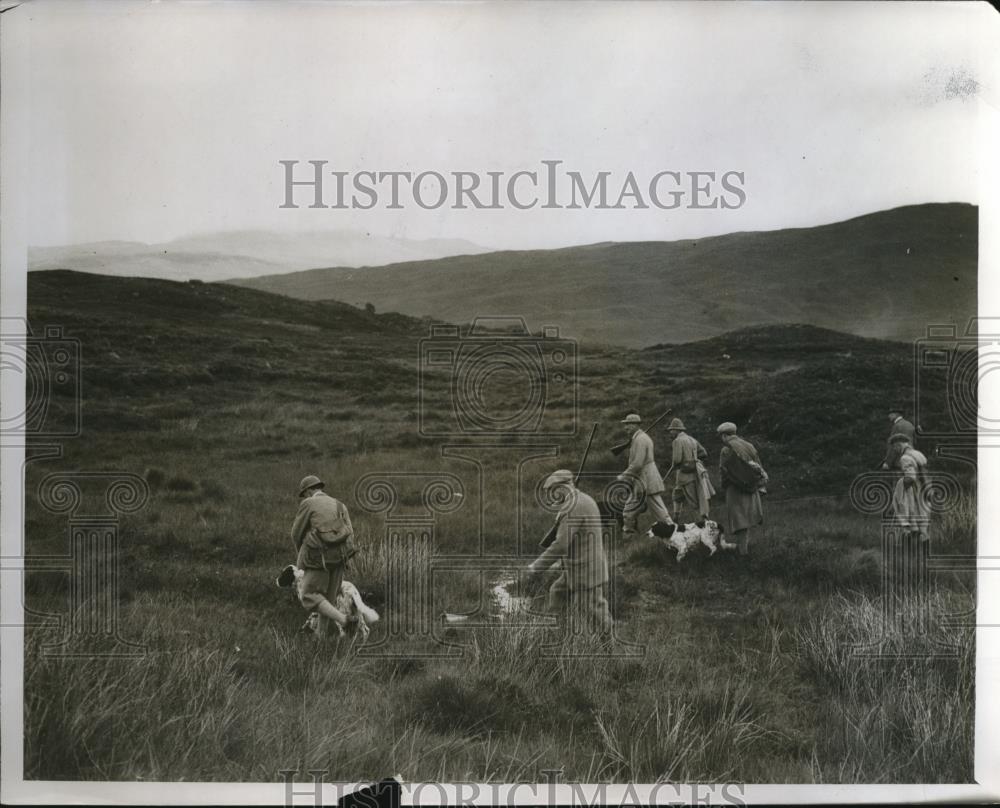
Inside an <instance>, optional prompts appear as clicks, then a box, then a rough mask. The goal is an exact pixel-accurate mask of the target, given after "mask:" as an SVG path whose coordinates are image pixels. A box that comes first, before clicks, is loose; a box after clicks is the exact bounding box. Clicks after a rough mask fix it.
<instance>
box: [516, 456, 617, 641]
mask: <svg viewBox="0 0 1000 808" xmlns="http://www.w3.org/2000/svg"><path fill="white" fill-rule="evenodd" d="M542 488H543V490H544V491H545V492H546V494H547V495H548V496H550V497H551V498H552V499H553V500H554V501H556V502H558V503H560V508H559V515H558V517H557V518H558V520H559V527H558V530H557V532H556V540H555V541H554V542H552V544H551V545H549V547H548V548H547V549H546V550H545V552H544V553H542V554H541V555H540V556H539V557H538V558H537V559H535V561H534V562H532V564H531V566H529V567H528V571H529V573H531V574H533V575H534V574H539V573H542V572H545V571H546V570H548V569H550V568H552V567H553V566H555V565H557V564H558V565H561V566H562V574H561V575H560V576H559V577H558V578H557V579H556V580H555V582H553V584H552V586H551V587H550V588H549V601H548V608H549V611H550V612H553V613H556V614H561V615H562V616H563V617H564V618H566V620H567V627H568V629H569V631H570V632H571V633H582V632H585V631H589V630H596V631H598V632H601V633H604V632H608V631H610V630H611V627H612V624H613V622H614V621H613V620H612V618H611V611H610V610H609V608H608V598H607V588H608V561H607V557H606V556H605V554H604V540H603V538H602V525H601V512H600V511H599V510H598V508H597V503H596V502H594V499H593V497H591V496H590V495H588V494H586V493H585V492H583V491H581V490H579V489H578V488H577V487H576V486H575V485H574V484H573V472H571V471H569V470H568V469H559V470H558V471H554V472H553V473H552V474H550V475H549V476H548V477H547V478H546V480H545V482H544V483H543V484H542Z"/></svg>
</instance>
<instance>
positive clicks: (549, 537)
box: [538, 424, 597, 550]
mask: <svg viewBox="0 0 1000 808" xmlns="http://www.w3.org/2000/svg"><path fill="white" fill-rule="evenodd" d="M596 434H597V424H594V428H593V429H591V430H590V439H589V440H588V441H587V448H586V449H584V451H583V460H581V461H580V470H579V471H577V473H576V476H575V477H574V478H573V485H574V486H575V485H576V484H577V483H578V482H580V475H582V474H583V467H584V466H585V465H587V456H588V455H589V454H590V447H591V445H592V444H593V442H594V435H596ZM560 522H562V516H558V517H556V522H555V524H554V525H552V527H551V528H550V529H549V532H548V533H546V534H545V538H544V539H542V540H541V541H540V542H539V543H538V546H539V547H541V548H542V549H543V550H545V549H547V548H548V547H549V546H551V544H552V542H554V541H555V540H556V535H557V534H558V533H559V523H560Z"/></svg>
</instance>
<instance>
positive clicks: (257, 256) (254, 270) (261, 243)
mask: <svg viewBox="0 0 1000 808" xmlns="http://www.w3.org/2000/svg"><path fill="white" fill-rule="evenodd" d="M485 251H486V248H485V247H480V246H479V245H477V244H473V243H471V242H469V241H463V240H461V239H426V240H409V239H401V238H385V237H379V236H370V235H366V234H363V233H355V232H352V231H346V230H328V231H326V230H323V231H310V232H304V233H276V232H271V231H261V230H238V231H226V232H221V233H206V234H201V235H196V236H190V237H188V238H183V239H175V240H173V241H168V242H164V243H162V244H145V243H142V242H137V241H101V242H94V243H91V244H74V245H69V246H65V247H32V248H29V250H28V269H29V270H48V269H71V270H77V271H80V272H92V273H97V274H102V275H119V276H128V277H145V278H160V279H161V280H173V281H186V280H191V279H197V280H201V281H206V282H210V281H222V280H230V279H233V278H249V277H254V276H257V275H271V274H280V273H285V272H294V271H296V270H303V269H308V268H310V267H315V266H317V265H322V264H329V263H331V262H336V263H337V264H340V265H344V266H351V267H364V266H374V265H379V264H387V263H392V262H399V261H412V260H418V259H434V258H441V257H443V256H448V255H463V254H467V255H471V254H475V253H481V252H485Z"/></svg>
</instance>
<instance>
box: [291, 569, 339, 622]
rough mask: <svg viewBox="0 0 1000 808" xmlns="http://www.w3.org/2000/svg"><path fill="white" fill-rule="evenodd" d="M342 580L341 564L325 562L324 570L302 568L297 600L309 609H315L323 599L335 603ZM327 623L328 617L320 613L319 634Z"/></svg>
mask: <svg viewBox="0 0 1000 808" xmlns="http://www.w3.org/2000/svg"><path fill="white" fill-rule="evenodd" d="M343 582H344V565H343V564H327V568H326V569H325V570H304V571H303V574H302V588H301V589H300V590H299V602H300V603H301V604H302V606H303V607H304V608H305V609H308V610H309V611H315V610H316V609H318V608H319V606H320V604H322V603H323V602H324V601H328V602H329V603H330V604H331V605H336V601H337V596H338V595H340V585H341V584H342V583H343ZM328 623H329V620H328V618H326V617H325V616H324V615H322V614H320V616H319V630H318V633H319V634H325V633H326V631H327V628H328V626H327V624H328Z"/></svg>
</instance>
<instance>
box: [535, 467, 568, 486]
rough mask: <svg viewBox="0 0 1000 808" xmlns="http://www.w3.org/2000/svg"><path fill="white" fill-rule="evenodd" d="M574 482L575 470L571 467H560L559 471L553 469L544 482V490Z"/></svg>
mask: <svg viewBox="0 0 1000 808" xmlns="http://www.w3.org/2000/svg"><path fill="white" fill-rule="evenodd" d="M572 482H573V472H572V471H570V470H569V469H559V471H553V472H552V473H551V474H550V475H549V476H548V478H547V479H546V480H545V482H544V483H542V490H543V491H548V490H549V489H550V488H551V487H552V486H554V485H560V484H565V483H572Z"/></svg>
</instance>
